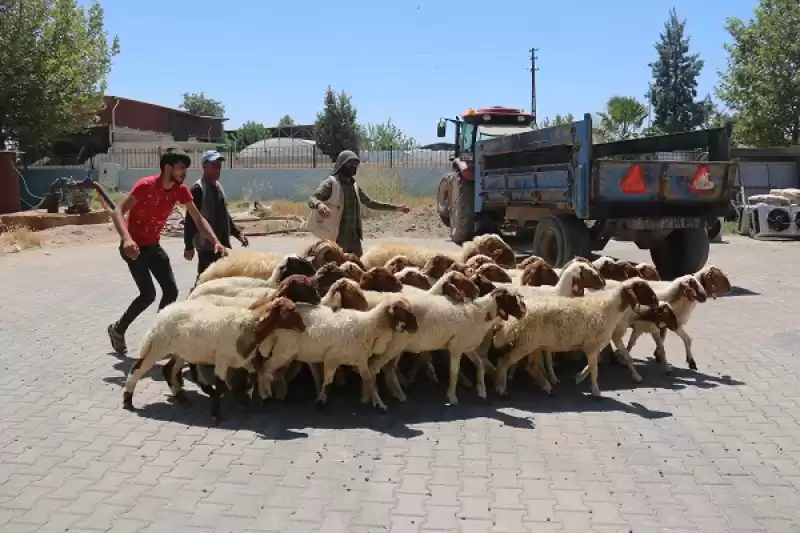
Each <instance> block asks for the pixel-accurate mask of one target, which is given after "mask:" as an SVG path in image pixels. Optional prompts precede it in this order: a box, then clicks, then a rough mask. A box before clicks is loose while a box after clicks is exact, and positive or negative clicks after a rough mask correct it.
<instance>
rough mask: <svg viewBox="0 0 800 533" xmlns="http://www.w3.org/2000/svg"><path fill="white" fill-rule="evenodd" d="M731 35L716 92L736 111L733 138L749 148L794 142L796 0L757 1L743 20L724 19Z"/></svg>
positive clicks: (799, 112) (799, 20)
mask: <svg viewBox="0 0 800 533" xmlns="http://www.w3.org/2000/svg"><path fill="white" fill-rule="evenodd" d="M725 28H726V29H727V30H728V33H730V35H731V37H732V38H733V42H732V43H731V44H726V45H725V48H726V49H727V50H728V52H729V53H730V56H729V58H728V68H727V70H726V71H725V72H720V76H721V80H720V84H719V87H718V89H717V95H718V96H719V97H720V99H722V100H723V101H724V102H725V103H726V104H727V105H728V107H729V108H730V109H731V110H732V111H733V112H734V113H735V114H736V119H737V120H736V127H735V132H736V134H735V137H736V139H737V140H738V141H740V142H742V143H744V144H746V145H748V146H753V147H765V146H784V145H787V144H798V142H799V141H800V77H799V76H798V74H797V72H798V68H800V5H798V3H797V0H761V2H760V3H759V5H758V7H757V8H756V10H755V14H754V17H753V19H752V20H751V21H750V22H749V23H747V24H745V23H744V22H742V21H741V20H739V19H736V18H730V19H728V20H727V22H726V24H725Z"/></svg>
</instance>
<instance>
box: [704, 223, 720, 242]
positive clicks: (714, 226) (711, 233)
mask: <svg viewBox="0 0 800 533" xmlns="http://www.w3.org/2000/svg"><path fill="white" fill-rule="evenodd" d="M706 231H707V232H708V240H709V241H713V240H714V239H716V238H717V237H718V236H719V234H720V233H722V224H721V223H720V221H719V219H718V218H715V219H712V220H709V221H708V228H707V229H706Z"/></svg>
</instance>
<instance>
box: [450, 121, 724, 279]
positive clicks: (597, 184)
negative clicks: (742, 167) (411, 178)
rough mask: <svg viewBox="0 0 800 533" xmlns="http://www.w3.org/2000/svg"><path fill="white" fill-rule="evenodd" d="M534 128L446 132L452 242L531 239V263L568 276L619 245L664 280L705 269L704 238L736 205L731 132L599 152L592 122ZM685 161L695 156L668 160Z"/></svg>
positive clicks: (462, 127) (634, 142) (471, 127)
mask: <svg viewBox="0 0 800 533" xmlns="http://www.w3.org/2000/svg"><path fill="white" fill-rule="evenodd" d="M532 118H533V117H532V116H531V115H527V114H525V113H522V112H520V111H519V110H513V109H508V108H489V109H483V110H477V111H473V110H470V111H468V112H467V113H465V114H464V115H462V117H461V119H455V120H452V119H443V120H441V121H440V122H439V127H438V134H439V136H440V137H443V136H444V135H445V130H446V125H447V121H448V120H449V121H450V122H454V123H456V147H457V150H456V153H455V155H454V157H453V158H452V159H453V161H452V162H453V168H452V170H451V172H449V173H448V174H447V175H445V176H444V177H443V179H442V181H441V182H440V184H439V193H438V199H437V207H438V210H439V214H440V217H441V219H442V222H443V223H445V224H446V225H448V226H449V228H450V234H451V237H452V239H453V240H454V241H455V242H457V243H461V242H464V241H466V240H468V239H470V238H472V237H473V236H474V235H476V234H481V233H499V232H501V231H502V230H508V229H511V230H512V231H516V232H518V233H525V232H526V231H530V232H531V233H532V240H533V253H534V254H536V255H539V256H541V257H543V258H544V259H545V260H547V261H548V262H549V263H551V264H553V265H554V266H559V267H560V266H563V265H564V264H565V263H566V262H567V261H569V260H570V259H571V258H573V257H575V256H588V255H589V254H590V253H591V252H592V251H596V250H602V249H603V248H604V247H605V246H606V244H607V243H608V241H609V240H610V239H612V238H613V239H615V240H619V241H629V242H634V243H635V244H636V245H637V246H638V247H639V248H641V249H648V250H650V255H651V257H652V259H653V263H654V264H655V265H656V267H657V268H658V270H659V272H660V273H661V275H662V277H664V278H665V279H672V278H675V277H677V276H680V275H683V274H688V273H692V272H696V271H697V270H699V269H700V268H702V267H703V265H705V263H706V261H707V259H708V254H709V238H708V232H707V227H708V225H709V224H714V223H715V222H716V221H717V220H718V217H723V216H725V214H726V212H727V211H728V209H729V206H730V202H731V195H732V190H733V175H734V172H733V168H734V165H733V162H732V161H731V153H730V134H731V126H730V125H728V126H726V127H724V128H714V129H705V130H699V131H691V132H686V133H679V134H672V135H663V136H653V137H643V138H637V139H630V140H623V141H616V142H607V143H593V142H592V141H593V127H592V117H591V115H589V114H586V115H584V117H583V119H582V120H578V121H575V122H573V123H571V124H564V125H560V126H555V127H551V128H543V129H535V128H534V127H533V121H532ZM678 151H694V152H693V153H696V154H698V155H697V157H694V158H692V159H690V160H668V158H666V157H664V156H663V154H665V153H674V152H678Z"/></svg>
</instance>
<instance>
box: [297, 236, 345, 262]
mask: <svg viewBox="0 0 800 533" xmlns="http://www.w3.org/2000/svg"><path fill="white" fill-rule="evenodd" d="M303 255H304V256H305V257H310V258H311V264H312V265H314V268H320V267H321V266H322V265H325V264H327V263H336V264H337V265H341V264H342V263H344V262H345V260H346V259H345V257H344V250H342V248H341V247H340V246H339V245H338V244H336V243H335V242H333V241H326V240H321V241H317V242H315V243H314V244H312V245H311V246H309V247H308V248H306V250H305V252H304V253H303Z"/></svg>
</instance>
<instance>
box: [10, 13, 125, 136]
mask: <svg viewBox="0 0 800 533" xmlns="http://www.w3.org/2000/svg"><path fill="white" fill-rule="evenodd" d="M118 53H119V40H118V39H117V37H116V36H115V37H114V38H113V39H110V40H109V38H108V34H107V33H106V31H105V27H104V16H103V9H102V8H101V7H100V4H98V3H97V2H93V3H92V4H91V5H90V6H89V8H88V9H84V8H83V7H80V6H78V3H77V1H76V0H6V1H4V2H2V3H0V80H2V81H0V147H3V146H4V145H5V142H6V141H12V142H16V143H17V144H18V145H19V147H20V148H21V149H22V150H30V151H35V150H38V149H42V148H44V147H47V146H49V145H50V144H52V143H53V142H54V141H57V140H59V139H60V138H63V137H65V136H68V135H70V134H73V133H77V132H80V131H83V130H85V129H86V128H87V127H88V126H90V125H91V124H92V123H93V122H94V121H95V120H96V118H97V115H98V113H99V112H100V111H101V110H102V109H103V94H104V93H105V89H106V78H107V76H108V73H109V72H110V70H111V58H112V57H114V56H115V55H117V54H118Z"/></svg>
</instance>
